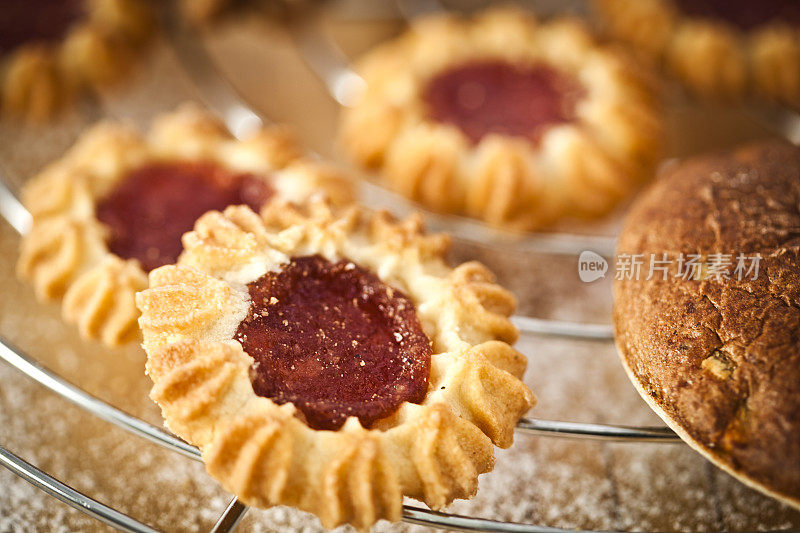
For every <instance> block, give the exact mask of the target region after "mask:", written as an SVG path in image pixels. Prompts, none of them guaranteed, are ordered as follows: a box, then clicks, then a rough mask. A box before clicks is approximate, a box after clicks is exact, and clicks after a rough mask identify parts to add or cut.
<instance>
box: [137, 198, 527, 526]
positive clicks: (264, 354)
mask: <svg viewBox="0 0 800 533" xmlns="http://www.w3.org/2000/svg"><path fill="white" fill-rule="evenodd" d="M448 242H449V241H448V240H447V239H446V238H445V237H444V236H442V235H426V234H425V233H423V231H422V229H421V223H420V219H419V218H410V219H407V220H405V221H403V222H401V223H397V222H394V221H393V220H392V219H390V218H389V217H388V215H386V214H384V213H377V214H373V215H370V214H367V213H365V212H362V211H360V210H359V209H358V208H351V209H349V210H347V211H345V212H343V213H341V214H340V215H339V216H334V215H332V213H331V211H330V209H329V208H328V206H327V205H326V204H324V203H321V202H314V203H311V204H310V205H309V204H306V205H304V206H298V207H290V206H287V205H280V204H277V203H272V204H270V206H268V207H267V209H266V210H264V211H263V212H262V216H258V215H256V214H255V213H254V212H253V211H251V210H250V209H249V208H247V207H245V206H234V207H229V208H227V209H226V210H225V211H224V213H219V212H210V213H206V214H205V215H203V216H202V217H201V218H200V220H199V221H198V222H197V224H196V226H195V230H194V231H193V232H191V233H188V234H186V236H185V237H184V244H185V246H186V251H185V252H184V253H183V254H182V255H181V257H180V259H179V260H178V264H177V265H176V266H172V265H169V266H164V267H161V268H158V269H156V270H154V271H152V272H151V273H150V288H149V289H147V290H145V291H143V292H140V293H139V294H138V295H137V298H136V302H137V305H138V306H139V308H140V309H141V311H142V316H141V318H140V319H139V323H140V325H141V327H142V331H143V333H144V344H143V345H144V348H145V350H146V351H147V354H148V360H147V372H148V374H149V375H150V377H151V378H152V379H153V382H154V386H153V389H152V392H151V397H152V398H153V400H155V401H156V402H157V403H158V404H159V405H160V406H161V409H162V413H163V415H164V418H165V420H166V423H167V425H168V426H169V428H170V429H171V430H172V431H174V432H175V433H176V434H178V435H180V436H181V437H182V438H184V439H186V440H188V441H189V442H191V443H193V444H196V445H197V446H199V447H200V449H201V450H202V452H203V459H204V461H205V463H206V467H207V469H208V471H209V473H210V474H211V475H212V476H213V477H214V478H215V479H217V480H218V481H219V482H220V483H221V484H222V485H223V486H224V487H225V488H226V489H228V490H230V491H231V492H234V493H235V494H236V495H237V496H238V497H239V498H240V499H241V500H242V501H244V502H246V503H248V504H251V505H255V506H258V507H269V506H273V505H291V506H295V507H298V508H300V509H303V510H306V511H309V512H312V513H314V514H316V515H317V516H319V518H320V519H321V520H322V524H323V525H324V526H325V527H327V528H333V527H335V526H337V525H339V524H345V523H349V524H352V525H353V526H355V527H357V528H367V527H369V526H370V525H372V524H373V523H374V522H375V521H377V520H379V519H387V520H399V519H400V517H401V508H402V498H403V496H409V497H412V498H416V499H418V500H421V501H423V502H425V503H426V504H427V505H429V506H430V507H431V508H434V509H440V508H442V507H444V506H445V505H447V504H448V503H450V502H451V501H452V500H453V499H455V498H469V497H471V496H472V495H474V494H475V491H476V490H477V479H478V475H479V474H481V473H484V472H488V471H489V470H491V469H492V466H493V463H494V452H493V444H495V445H497V446H500V447H504V448H505V447H508V446H510V445H511V444H512V440H513V432H514V426H515V423H516V421H517V420H518V418H519V417H520V416H521V415H522V414H523V413H525V412H526V411H527V410H528V409H529V408H530V407H531V406H532V405H533V403H534V401H535V400H534V397H533V395H532V394H531V392H530V391H529V390H528V388H527V387H525V385H524V384H523V383H522V381H520V378H521V377H522V374H523V373H524V371H525V366H526V360H525V358H524V356H522V355H521V354H520V353H518V352H517V351H516V350H514V349H513V348H512V347H511V345H510V344H511V343H513V342H514V341H515V340H516V338H517V330H516V328H515V327H514V326H513V325H512V324H511V322H510V321H509V318H508V317H509V315H510V314H511V312H512V311H513V309H514V306H515V301H514V298H513V297H512V296H511V294H510V293H508V292H507V291H505V290H504V289H502V288H501V287H499V286H498V285H495V284H494V279H493V276H492V274H491V273H490V272H489V271H488V270H487V269H486V268H485V267H484V266H482V265H480V264H479V263H474V262H473V263H465V264H462V265H460V266H459V267H457V268H455V269H452V268H450V267H448V266H447V265H446V264H445V262H444V261H443V256H444V254H445V252H446V250H447V248H448Z"/></svg>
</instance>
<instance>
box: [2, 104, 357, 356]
mask: <svg viewBox="0 0 800 533" xmlns="http://www.w3.org/2000/svg"><path fill="white" fill-rule="evenodd" d="M299 154H300V148H299V147H298V146H297V145H296V144H295V143H294V141H293V140H292V139H291V138H290V136H289V135H288V134H287V132H286V131H284V130H282V129H281V128H278V127H274V128H270V129H264V130H262V131H260V132H258V133H257V134H255V135H253V136H252V137H251V138H249V139H246V140H243V141H238V140H236V139H234V138H233V137H232V136H231V134H230V133H229V132H228V131H227V130H226V129H225V128H224V127H223V126H222V124H221V123H220V122H219V121H218V120H216V119H215V118H213V117H212V115H210V114H208V113H206V112H203V111H200V110H199V109H198V108H196V107H194V106H184V107H182V108H181V109H179V110H178V111H176V112H174V113H171V114H166V115H163V116H162V117H160V118H158V119H156V120H155V122H154V123H153V126H152V128H151V130H150V132H149V133H148V134H147V135H146V136H142V135H140V134H139V133H138V132H137V131H134V130H133V129H131V128H128V127H127V126H125V125H122V124H118V123H102V124H99V125H97V126H94V127H93V128H91V129H90V130H89V131H87V132H86V133H85V134H84V135H83V136H82V137H81V138H80V139H79V140H78V141H77V143H76V144H75V145H74V146H73V147H72V148H71V149H70V150H69V151H68V152H67V153H66V154H65V155H64V156H63V157H62V158H61V159H59V160H58V161H56V162H55V163H52V164H51V165H49V166H48V167H46V168H45V169H44V170H43V171H42V172H41V173H40V174H39V175H37V176H36V177H34V178H33V179H32V180H31V181H30V182H29V183H28V184H26V186H25V188H24V190H23V193H22V199H23V203H24V204H25V206H26V207H27V208H28V209H29V210H30V212H31V214H32V215H33V221H34V222H33V227H32V228H31V231H30V232H29V233H28V234H26V235H25V236H24V237H23V239H22V246H21V252H20V258H19V262H18V264H17V270H18V273H19V275H20V276H21V277H23V278H25V279H27V280H29V281H30V282H31V283H32V284H33V286H34V288H35V290H36V295H37V296H38V297H39V298H40V299H50V298H61V297H63V314H64V318H65V319H66V320H67V321H69V322H72V323H76V324H77V325H78V327H79V328H80V331H81V334H82V335H83V336H84V337H87V338H93V339H101V340H102V341H103V342H105V343H106V344H110V345H116V344H120V343H124V342H126V341H128V340H130V339H132V338H135V337H137V336H138V328H137V327H136V319H137V318H138V316H139V313H138V311H137V310H136V307H135V304H134V294H135V293H136V292H137V291H139V290H142V289H144V288H145V287H146V286H147V275H146V272H148V271H150V270H152V269H154V268H156V267H159V266H161V265H165V264H168V263H174V262H175V261H176V260H177V258H178V254H180V252H181V250H182V246H181V235H182V234H183V233H185V232H187V231H190V230H191V229H192V228H193V226H194V223H195V221H196V220H197V218H199V217H200V215H202V214H203V213H205V212H206V211H209V210H212V209H224V208H225V207H226V206H228V205H232V204H247V205H250V206H251V207H253V208H254V209H259V208H260V207H262V206H263V205H264V204H265V203H266V202H267V201H268V200H271V199H276V198H277V199H283V200H292V201H302V200H304V199H306V198H308V197H310V196H313V195H317V194H323V195H328V196H329V197H331V199H332V200H333V201H334V202H338V203H343V202H345V201H347V200H348V199H349V197H350V186H349V182H347V181H346V180H344V179H343V178H341V177H340V176H339V175H338V174H337V173H335V172H334V171H332V170H331V169H329V168H327V167H325V166H323V165H321V164H319V163H315V162H311V161H308V160H305V159H302V158H299Z"/></svg>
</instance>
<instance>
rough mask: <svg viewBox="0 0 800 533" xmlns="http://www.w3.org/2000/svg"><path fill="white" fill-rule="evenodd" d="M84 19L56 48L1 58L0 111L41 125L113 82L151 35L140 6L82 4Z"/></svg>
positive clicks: (31, 47)
mask: <svg viewBox="0 0 800 533" xmlns="http://www.w3.org/2000/svg"><path fill="white" fill-rule="evenodd" d="M83 1H84V4H85V5H86V8H85V9H86V13H85V15H84V16H83V17H82V18H80V19H79V20H78V21H76V22H75V23H74V24H73V25H72V26H71V27H70V29H69V30H68V31H67V33H66V35H65V36H64V37H63V38H62V39H61V40H60V41H58V42H56V43H37V42H31V43H25V44H22V45H20V46H19V47H17V48H16V49H14V50H12V51H11V52H10V53H9V54H7V55H6V56H5V57H2V58H0V59H2V62H3V64H4V65H3V74H2V76H0V109H2V110H3V111H4V112H5V113H7V114H9V115H12V116H17V117H21V118H25V119H29V120H32V121H44V120H46V119H48V118H50V117H52V116H53V115H54V114H55V113H56V112H57V111H58V110H60V109H62V108H63V107H65V106H66V105H67V104H68V103H69V102H71V101H72V100H73V99H74V97H75V96H76V95H77V94H79V93H80V92H83V91H85V90H87V89H89V88H93V87H94V88H99V87H104V86H107V85H109V84H111V83H113V82H114V81H117V80H118V79H119V78H120V77H121V76H122V75H123V74H124V73H125V72H126V71H128V70H129V69H130V66H131V65H132V63H133V57H134V55H135V54H136V52H137V51H138V50H139V49H140V48H142V46H143V45H144V44H145V43H146V41H147V40H148V38H149V36H150V35H151V34H152V32H153V28H154V26H155V20H154V16H153V13H151V11H150V7H149V6H147V4H146V2H143V0H83Z"/></svg>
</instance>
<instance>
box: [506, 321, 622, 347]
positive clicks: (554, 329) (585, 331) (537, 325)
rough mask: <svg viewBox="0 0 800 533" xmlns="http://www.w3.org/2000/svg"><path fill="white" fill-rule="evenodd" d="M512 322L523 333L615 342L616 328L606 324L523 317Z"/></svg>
mask: <svg viewBox="0 0 800 533" xmlns="http://www.w3.org/2000/svg"><path fill="white" fill-rule="evenodd" d="M511 322H513V323H514V325H515V326H517V328H518V329H519V330H520V331H521V332H523V333H530V334H539V335H548V336H554V337H568V338H571V339H576V340H599V341H613V340H614V328H612V327H611V325H606V324H587V323H583V322H566V321H562V320H546V319H543V318H533V317H530V316H521V315H514V316H512V317H511Z"/></svg>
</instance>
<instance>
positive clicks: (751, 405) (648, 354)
mask: <svg viewBox="0 0 800 533" xmlns="http://www.w3.org/2000/svg"><path fill="white" fill-rule="evenodd" d="M798 206H800V148H798V147H794V146H790V145H788V144H778V143H764V144H760V145H753V146H747V147H744V148H741V149H738V150H736V151H734V152H732V153H729V154H721V155H713V156H706V157H699V158H695V159H692V160H689V161H685V162H683V163H680V164H678V165H675V166H673V167H670V168H669V169H667V170H666V171H665V173H664V175H663V177H661V179H660V180H659V181H658V182H657V183H656V184H655V185H654V186H653V187H652V188H651V189H650V190H649V191H647V192H646V193H645V194H644V195H643V196H641V197H640V198H639V199H638V200H637V202H636V204H635V205H634V206H633V208H632V209H631V211H630V214H629V215H628V217H627V220H626V222H625V225H624V227H623V230H622V233H621V234H620V239H619V249H618V254H619V255H618V265H619V261H621V260H622V259H623V258H626V259H625V263H624V264H626V265H628V264H632V263H633V261H632V258H633V257H634V256H636V255H639V254H641V255H639V259H640V260H643V261H644V263H645V264H644V266H643V267H642V268H641V272H640V275H639V276H638V279H637V276H635V275H628V273H626V274H625V275H622V276H618V280H617V281H616V282H615V287H614V295H615V309H614V322H615V329H616V336H617V345H618V347H619V351H620V354H621V356H622V361H623V363H624V365H625V368H626V369H627V371H628V374H629V376H630V378H631V380H632V381H633V383H634V384H635V385H636V388H637V389H638V390H639V392H640V394H641V395H642V397H644V399H645V400H646V401H647V403H648V404H650V406H651V407H652V408H653V409H654V410H655V411H656V413H658V414H659V416H661V417H662V418H663V419H664V421H665V422H666V423H667V424H668V425H669V426H670V427H672V429H674V430H675V431H676V432H677V433H678V434H679V435H680V436H681V438H683V439H684V440H685V441H687V442H688V443H689V445H691V446H692V447H693V448H694V449H696V450H697V451H699V452H700V453H702V454H703V455H705V456H706V457H707V458H708V459H710V460H711V461H712V462H714V463H715V464H716V465H717V466H719V467H720V468H722V469H724V470H726V471H727V472H728V473H730V474H732V475H733V476H735V477H737V478H738V479H740V480H741V481H742V482H744V483H745V484H747V485H750V486H752V487H754V488H755V489H758V490H760V491H762V492H764V493H766V494H768V495H770V496H773V497H775V498H778V499H779V500H782V501H783V502H786V503H788V504H790V505H793V506H795V507H800V416H798V413H800V350H798V347H800V238H799V236H800V233H799V231H800V230H799V228H800V211H798ZM651 254H654V257H653V256H651ZM759 257H760V259H759ZM653 260H656V261H659V266H662V265H666V266H668V267H669V268H668V271H663V272H662V271H660V270H658V271H655V273H654V275H652V276H651V273H650V270H649V268H648V264H650V263H651V262H652V261H653ZM661 261H666V262H664V263H661ZM690 265H692V266H690ZM618 272H619V270H618ZM648 277H650V279H647V278H648ZM619 278H622V279H619Z"/></svg>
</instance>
